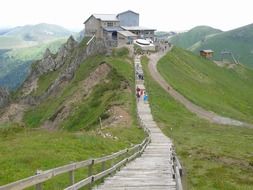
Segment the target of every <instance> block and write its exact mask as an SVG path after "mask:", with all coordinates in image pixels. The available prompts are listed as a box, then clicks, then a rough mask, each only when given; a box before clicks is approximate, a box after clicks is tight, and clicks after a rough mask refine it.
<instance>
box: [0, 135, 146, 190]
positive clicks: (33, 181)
mask: <svg viewBox="0 0 253 190" xmlns="http://www.w3.org/2000/svg"><path fill="white" fill-rule="evenodd" d="M148 143H150V137H149V136H148V137H146V138H145V139H144V140H143V142H142V143H141V144H137V145H135V146H133V147H131V148H128V149H124V150H121V151H119V152H116V153H113V154H111V155H109V156H104V157H101V158H96V159H89V160H85V161H81V162H76V163H72V164H68V165H64V166H61V167H58V168H53V169H50V170H47V171H38V173H37V175H34V176H31V177H28V178H25V179H22V180H19V181H16V182H13V183H10V184H7V185H4V186H0V190H22V189H25V188H28V187H32V186H35V189H36V190H42V189H43V182H46V181H48V180H49V179H51V178H53V177H55V176H58V175H60V174H64V173H69V181H70V185H71V186H69V187H67V188H66V189H65V190H76V189H80V188H81V187H84V186H86V185H88V184H90V185H91V184H92V183H93V182H95V181H97V180H99V179H101V178H103V177H105V176H107V175H108V174H111V173H113V172H114V171H116V170H117V169H119V168H120V167H121V166H122V165H124V164H126V163H127V162H129V161H131V160H133V159H134V158H136V157H137V156H140V155H141V154H142V152H143V151H144V149H145V148H146V146H147V145H148ZM120 156H124V159H123V160H120V161H119V162H117V163H116V164H113V165H112V166H111V167H110V168H109V169H105V163H106V162H107V161H112V160H113V159H117V158H119V157H120ZM99 163H100V164H101V165H102V171H101V172H100V173H98V174H95V175H93V167H94V165H96V164H99ZM84 167H88V177H87V178H85V179H84V180H82V181H79V182H78V183H75V175H74V172H75V170H78V169H81V168H84Z"/></svg>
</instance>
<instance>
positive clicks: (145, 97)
mask: <svg viewBox="0 0 253 190" xmlns="http://www.w3.org/2000/svg"><path fill="white" fill-rule="evenodd" d="M143 101H144V103H147V102H148V94H147V93H146V92H144V97H143Z"/></svg>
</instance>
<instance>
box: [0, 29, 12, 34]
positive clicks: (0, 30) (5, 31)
mask: <svg viewBox="0 0 253 190" xmlns="http://www.w3.org/2000/svg"><path fill="white" fill-rule="evenodd" d="M10 30H11V28H0V35H3V34H5V33H7V32H9V31H10Z"/></svg>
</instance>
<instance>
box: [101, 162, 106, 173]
mask: <svg viewBox="0 0 253 190" xmlns="http://www.w3.org/2000/svg"><path fill="white" fill-rule="evenodd" d="M101 170H102V172H103V171H105V161H104V162H102V165H101Z"/></svg>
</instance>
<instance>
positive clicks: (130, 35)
mask: <svg viewBox="0 0 253 190" xmlns="http://www.w3.org/2000/svg"><path fill="white" fill-rule="evenodd" d="M118 33H119V34H121V35H123V36H125V37H136V36H137V35H136V34H134V33H132V32H130V31H126V30H125V31H118Z"/></svg>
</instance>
